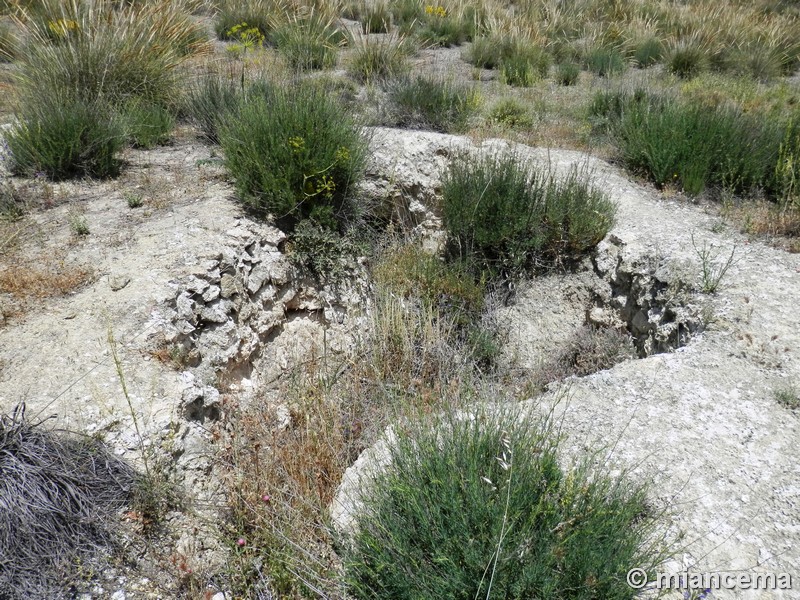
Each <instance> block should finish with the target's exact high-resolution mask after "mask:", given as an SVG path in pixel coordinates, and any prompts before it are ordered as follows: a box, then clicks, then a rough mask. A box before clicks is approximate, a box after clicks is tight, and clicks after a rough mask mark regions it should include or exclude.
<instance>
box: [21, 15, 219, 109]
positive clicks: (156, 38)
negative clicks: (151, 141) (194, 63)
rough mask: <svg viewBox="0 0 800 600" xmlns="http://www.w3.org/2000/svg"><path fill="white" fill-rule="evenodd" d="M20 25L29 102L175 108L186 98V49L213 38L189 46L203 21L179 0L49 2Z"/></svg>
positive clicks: (197, 49) (23, 77)
mask: <svg viewBox="0 0 800 600" xmlns="http://www.w3.org/2000/svg"><path fill="white" fill-rule="evenodd" d="M17 22H18V25H19V26H20V29H21V31H22V33H23V35H24V37H25V38H26V40H27V45H26V48H25V52H24V53H23V54H22V56H21V57H20V61H19V65H20V69H19V73H18V76H17V83H18V84H19V86H20V87H21V89H22V92H23V94H26V95H27V96H28V98H27V99H31V98H33V99H35V98H36V97H37V96H40V95H42V92H44V93H45V95H52V93H54V92H57V93H58V94H60V95H62V96H69V97H72V98H79V99H83V100H85V101H94V100H96V99H98V98H99V99H102V100H104V101H105V102H108V103H110V104H112V105H119V104H122V103H124V102H125V101H127V100H129V99H130V98H134V97H135V98H141V99H143V100H147V101H148V102H152V103H157V104H161V105H163V106H170V105H171V104H173V103H174V102H175V99H176V98H177V97H178V94H177V91H178V89H179V87H180V83H181V80H180V74H179V70H178V67H179V66H180V65H181V64H182V63H183V62H184V61H185V60H186V57H187V55H186V52H187V51H188V52H200V51H203V50H204V49H205V48H206V45H205V41H198V42H197V43H189V47H186V44H187V43H188V42H187V38H188V37H189V36H196V35H197V30H198V27H199V26H198V25H196V24H194V23H193V22H192V21H191V19H190V17H189V15H188V14H187V13H185V12H184V11H183V10H182V8H181V6H180V3H177V2H167V3H163V4H159V5H157V6H156V5H154V4H149V3H144V4H139V3H136V4H133V5H128V4H123V5H121V6H117V4H116V3H115V2H112V1H111V0H98V1H96V2H86V1H83V0H68V1H67V2H64V3H55V2H52V1H51V0H46V1H45V2H44V3H43V5H42V6H40V7H39V10H38V11H37V12H23V13H22V14H21V16H19V17H17ZM192 39H194V38H192ZM197 39H198V40H202V39H203V38H202V36H200V37H197Z"/></svg>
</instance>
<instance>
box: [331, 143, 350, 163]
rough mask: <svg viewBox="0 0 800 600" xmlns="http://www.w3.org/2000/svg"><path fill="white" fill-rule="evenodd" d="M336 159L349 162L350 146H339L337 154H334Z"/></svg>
mask: <svg viewBox="0 0 800 600" xmlns="http://www.w3.org/2000/svg"><path fill="white" fill-rule="evenodd" d="M334 159H335V160H336V162H337V163H338V162H347V161H348V160H350V150H349V149H348V148H346V147H345V146H342V147H341V148H339V149H338V150H337V151H336V154H335V155H334Z"/></svg>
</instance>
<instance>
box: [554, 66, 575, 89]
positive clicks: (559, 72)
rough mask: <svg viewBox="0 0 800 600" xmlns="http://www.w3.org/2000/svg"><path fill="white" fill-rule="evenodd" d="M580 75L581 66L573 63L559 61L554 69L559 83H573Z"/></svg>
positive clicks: (566, 84)
mask: <svg viewBox="0 0 800 600" xmlns="http://www.w3.org/2000/svg"><path fill="white" fill-rule="evenodd" d="M580 75H581V68H580V67H579V66H578V65H576V64H575V63H561V64H560V65H558V68H557V69H556V82H557V83H558V84H559V85H565V86H568V85H575V84H576V83H578V78H579V77H580Z"/></svg>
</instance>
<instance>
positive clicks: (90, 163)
mask: <svg viewBox="0 0 800 600" xmlns="http://www.w3.org/2000/svg"><path fill="white" fill-rule="evenodd" d="M19 118H20V121H19V123H18V124H17V125H15V126H14V127H12V128H11V130H10V131H9V132H8V134H7V135H6V142H7V143H8V147H9V150H10V153H11V170H12V172H13V173H15V174H19V175H33V174H34V173H40V172H41V173H44V174H45V175H47V176H48V177H50V178H51V179H56V180H59V179H67V178H71V177H83V176H87V177H100V178H102V177H111V176H114V175H117V174H118V173H119V168H120V161H119V160H118V158H117V153H118V152H119V150H120V149H121V148H122V146H123V143H124V140H125V136H124V130H123V128H122V127H121V126H120V125H119V123H118V120H117V119H115V118H114V117H113V115H112V114H111V111H110V110H109V109H108V108H107V107H104V106H100V105H97V104H88V103H85V102H82V101H79V100H72V101H68V102H61V101H48V100H47V99H46V98H43V99H40V101H39V102H37V103H35V104H29V105H28V106H26V108H25V111H24V112H23V113H22V114H21V115H19Z"/></svg>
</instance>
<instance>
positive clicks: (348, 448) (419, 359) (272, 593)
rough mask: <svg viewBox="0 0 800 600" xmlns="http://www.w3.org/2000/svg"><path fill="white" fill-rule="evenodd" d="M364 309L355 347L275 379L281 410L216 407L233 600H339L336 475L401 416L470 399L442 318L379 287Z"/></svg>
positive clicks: (462, 364)
mask: <svg viewBox="0 0 800 600" xmlns="http://www.w3.org/2000/svg"><path fill="white" fill-rule="evenodd" d="M406 252H407V248H406ZM400 262H402V257H401V260H400ZM428 266H429V265H428ZM394 283H395V284H396V283H397V282H394ZM402 283H403V282H401V284H402ZM423 293H425V292H423ZM374 303H375V304H374V307H373V311H372V321H371V326H370V327H369V331H368V333H367V335H366V339H365V340H364V341H363V344H362V346H361V348H362V349H361V350H360V351H356V352H355V353H354V354H352V355H350V356H348V357H341V356H340V357H338V358H332V357H330V356H327V355H325V353H324V352H319V353H318V354H317V355H316V356H314V357H312V359H311V360H310V361H308V362H307V363H306V364H305V365H304V366H303V367H302V368H301V369H298V370H296V371H295V372H293V373H292V375H291V376H290V377H289V378H288V379H287V380H285V382H284V384H283V387H282V388H281V389H280V390H279V393H278V394H277V397H279V398H280V399H281V405H280V406H276V405H275V404H271V405H267V406H265V404H266V402H265V401H264V400H259V401H256V402H254V403H253V404H252V405H251V406H250V407H249V408H248V407H242V406H238V405H237V404H235V403H234V402H233V401H232V400H230V399H228V401H227V402H226V405H225V410H224V416H223V422H224V423H225V428H224V434H223V436H222V437H221V439H220V441H219V446H220V448H221V453H220V460H221V463H222V467H223V469H222V471H223V472H224V473H225V477H226V479H227V489H228V491H229V494H230V511H231V515H232V518H231V521H230V529H229V532H228V540H229V544H230V546H231V548H232V549H233V555H232V560H231V561H230V563H229V573H228V577H229V579H230V586H231V587H232V589H233V590H234V593H235V594H236V595H237V597H239V596H242V597H248V598H272V597H280V598H300V597H308V595H309V594H310V595H317V596H320V597H329V598H342V597H344V595H343V594H344V590H343V583H342V581H341V578H340V566H341V565H340V564H339V558H338V556H337V554H336V551H335V543H334V542H335V540H334V539H333V538H332V535H331V532H330V530H329V526H328V517H327V510H328V508H327V507H328V506H329V505H330V503H331V501H332V499H333V497H334V494H335V491H336V489H337V487H338V485H339V483H340V481H341V478H342V476H343V474H344V472H345V470H346V469H347V468H348V467H349V466H350V465H351V464H352V463H353V462H354V461H355V459H356V458H357V457H358V456H359V454H360V453H361V451H362V450H364V449H365V448H367V447H368V446H369V445H371V444H372V443H373V442H374V441H375V440H376V438H377V436H378V435H379V434H380V433H381V432H382V431H383V430H384V428H385V427H386V426H387V425H388V424H389V423H391V422H395V421H396V420H397V419H398V418H401V417H402V415H408V414H418V413H419V412H423V413H427V412H431V411H433V410H438V409H439V408H441V407H443V406H444V405H446V404H448V403H451V402H460V401H462V400H466V399H467V398H468V397H470V394H471V392H470V390H471V388H472V386H473V385H474V384H475V379H474V374H473V371H472V369H471V367H470V364H468V358H467V357H468V356H469V352H467V351H465V349H464V348H463V346H462V345H461V344H460V343H458V341H457V340H456V339H454V337H453V333H454V331H455V324H454V323H453V322H452V320H448V319H446V318H443V317H441V315H440V314H439V311H438V308H437V307H436V306H434V305H432V303H430V302H423V301H420V300H419V299H416V300H415V299H414V298H411V297H407V298H402V297H400V295H398V294H393V293H390V292H389V291H388V290H386V289H385V288H384V289H379V291H378V292H377V294H376V296H375V300H374Z"/></svg>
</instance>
